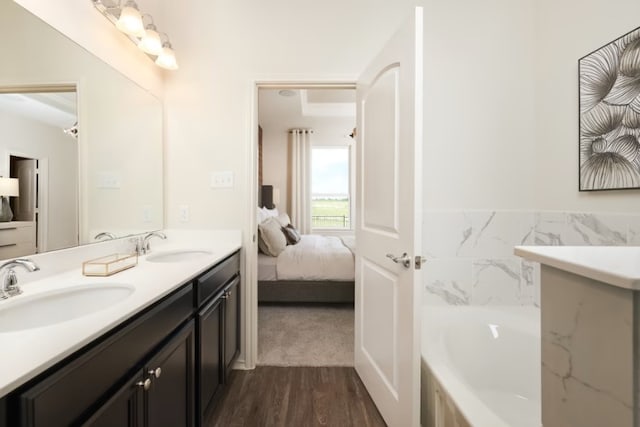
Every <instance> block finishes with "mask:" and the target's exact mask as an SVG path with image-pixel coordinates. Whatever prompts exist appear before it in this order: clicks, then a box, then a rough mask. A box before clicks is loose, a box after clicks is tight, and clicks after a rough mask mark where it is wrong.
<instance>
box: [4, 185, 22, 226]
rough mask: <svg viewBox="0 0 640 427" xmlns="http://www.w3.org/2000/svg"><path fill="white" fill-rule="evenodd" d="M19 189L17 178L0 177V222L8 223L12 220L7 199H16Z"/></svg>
mask: <svg viewBox="0 0 640 427" xmlns="http://www.w3.org/2000/svg"><path fill="white" fill-rule="evenodd" d="M19 189H20V186H19V183H18V179H17V178H2V177H0V222H9V221H11V220H12V219H13V211H12V210H11V204H10V203H9V197H18V196H19V195H20V190H19Z"/></svg>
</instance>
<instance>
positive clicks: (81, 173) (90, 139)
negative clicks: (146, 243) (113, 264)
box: [0, 1, 163, 259]
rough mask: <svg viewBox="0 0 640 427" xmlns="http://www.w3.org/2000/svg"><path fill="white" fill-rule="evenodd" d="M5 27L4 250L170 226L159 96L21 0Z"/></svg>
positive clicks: (4, 13)
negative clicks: (11, 187)
mask: <svg viewBox="0 0 640 427" xmlns="http://www.w3.org/2000/svg"><path fill="white" fill-rule="evenodd" d="M0 33H1V39H0V40H1V41H0V57H1V58H3V61H2V66H1V67H0V177H1V178H0V180H4V181H5V182H9V181H10V182H9V183H10V184H16V185H18V188H19V191H18V192H17V194H18V195H17V196H15V194H14V193H12V194H13V195H12V194H9V195H8V196H7V197H5V200H8V201H9V206H10V207H11V211H12V214H13V218H12V220H11V221H7V220H6V218H5V220H4V221H0V259H5V258H12V257H15V256H22V255H28V254H32V253H40V252H45V251H51V250H56V249H61V248H67V247H71V246H75V245H78V244H85V243H90V242H93V241H95V240H96V236H97V235H98V234H100V233H103V232H108V233H112V235H115V236H117V237H121V236H126V235H130V234H135V233H140V232H144V231H148V230H154V229H160V228H162V227H163V199H162V197H163V189H162V175H163V174H162V163H163V160H162V151H163V150H162V103H161V102H160V100H159V99H158V98H156V97H155V96H153V95H152V94H150V93H149V92H147V91H146V90H144V89H143V88H141V87H140V86H138V85H137V84H136V83H134V82H132V81H131V80H129V79H128V78H126V77H124V76H123V75H122V74H120V73H119V72H117V71H116V70H114V69H113V68H111V67H110V66H109V65H107V64H106V63H104V62H103V61H101V60H100V59H98V58H97V57H95V56H94V55H92V54H91V53H89V52H87V51H86V50H84V49H83V48H81V47H80V46H78V45H76V44H75V43H74V42H73V41H71V40H69V39H68V38H67V37H65V36H63V35H62V34H60V33H58V32H57V31H56V30H54V29H53V28H51V27H50V26H49V25H47V24H46V23H44V22H43V21H41V20H40V19H38V18H37V17H35V16H33V15H32V14H31V13H30V12H28V11H26V10H25V9H23V8H22V7H21V6H19V5H17V4H15V3H14V2H13V1H5V2H0ZM7 178H11V179H9V180H7ZM5 187H6V186H5ZM2 188H3V186H2V183H1V182H0V191H1V189H2ZM5 192H9V193H11V191H8V190H5ZM0 196H5V195H3V194H0ZM0 217H2V215H1V213H0ZM0 219H1V218H0ZM27 237H28V238H27Z"/></svg>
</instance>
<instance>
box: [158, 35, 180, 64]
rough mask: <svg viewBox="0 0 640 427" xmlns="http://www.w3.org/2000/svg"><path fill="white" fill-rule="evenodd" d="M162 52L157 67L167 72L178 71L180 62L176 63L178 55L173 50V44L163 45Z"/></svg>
mask: <svg viewBox="0 0 640 427" xmlns="http://www.w3.org/2000/svg"><path fill="white" fill-rule="evenodd" d="M162 46H163V47H162V52H160V55H158V57H157V58H156V65H157V66H159V67H162V68H164V69H167V70H177V69H178V61H176V53H175V52H174V51H173V49H172V48H171V43H168V42H167V43H164V44H163V45H162Z"/></svg>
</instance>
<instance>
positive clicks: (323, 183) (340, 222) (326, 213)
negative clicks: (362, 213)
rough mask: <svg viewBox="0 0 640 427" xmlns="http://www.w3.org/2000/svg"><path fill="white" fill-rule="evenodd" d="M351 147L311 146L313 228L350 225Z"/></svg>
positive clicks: (339, 227) (349, 226) (345, 226)
mask: <svg viewBox="0 0 640 427" xmlns="http://www.w3.org/2000/svg"><path fill="white" fill-rule="evenodd" d="M349 157H350V156H349V147H347V146H344V147H318V146H316V147H313V148H312V149H311V228H314V229H318V228H325V229H327V228H328V229H347V230H348V229H351V192H350V188H351V184H350V182H351V180H350V167H349V163H350V162H349Z"/></svg>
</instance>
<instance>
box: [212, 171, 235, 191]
mask: <svg viewBox="0 0 640 427" xmlns="http://www.w3.org/2000/svg"><path fill="white" fill-rule="evenodd" d="M211 188H233V172H231V171H218V172H211Z"/></svg>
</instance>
